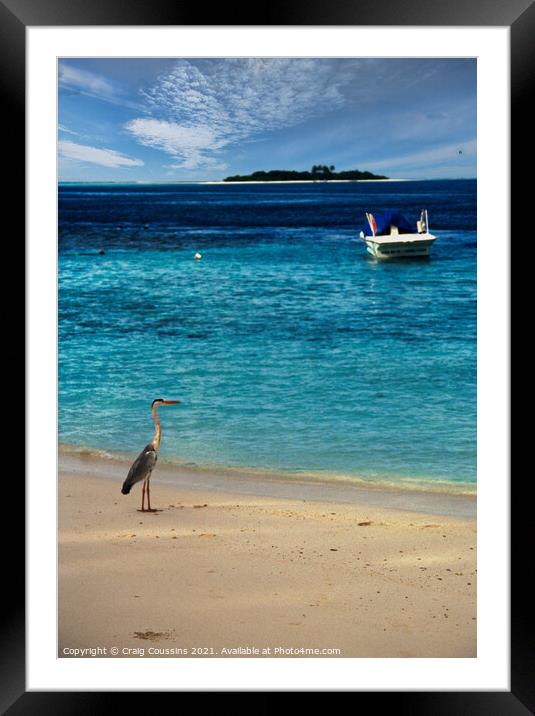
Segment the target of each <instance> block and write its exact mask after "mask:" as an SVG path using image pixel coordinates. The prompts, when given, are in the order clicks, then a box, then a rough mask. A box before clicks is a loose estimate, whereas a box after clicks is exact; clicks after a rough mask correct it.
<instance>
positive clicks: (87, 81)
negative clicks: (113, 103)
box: [59, 63, 115, 99]
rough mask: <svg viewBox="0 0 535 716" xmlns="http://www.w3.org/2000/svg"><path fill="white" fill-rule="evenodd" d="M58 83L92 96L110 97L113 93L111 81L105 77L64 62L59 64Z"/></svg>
mask: <svg viewBox="0 0 535 716" xmlns="http://www.w3.org/2000/svg"><path fill="white" fill-rule="evenodd" d="M59 83H60V85H62V86H63V87H69V88H71V89H76V90H80V91H82V92H85V93H86V94H89V95H92V96H94V97H100V98H104V99H110V98H112V97H113V96H114V95H115V89H114V87H113V85H112V83H111V82H110V81H109V80H107V79H106V78H105V77H102V76H101V75H97V74H95V73H93V72H88V71H87V70H80V69H78V68H77V67H73V66H72V65H68V64H65V63H61V64H60V65H59Z"/></svg>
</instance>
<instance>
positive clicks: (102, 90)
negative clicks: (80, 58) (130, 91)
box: [58, 61, 142, 111]
mask: <svg viewBox="0 0 535 716" xmlns="http://www.w3.org/2000/svg"><path fill="white" fill-rule="evenodd" d="M58 80H59V84H60V87H62V88H63V89H64V90H70V91H71V92H78V93H80V94H83V95H85V96H87V97H93V98H95V99H99V100H102V101H104V102H111V103H112V104H116V105H120V106H122V107H127V108H129V109H133V110H137V111H139V110H140V109H142V105H141V104H140V103H139V102H132V100H131V99H128V97H126V96H125V94H124V92H123V90H122V89H121V87H120V86H119V85H117V84H116V83H115V82H112V81H111V80H109V79H108V78H107V77H103V76H102V75H99V74H96V73H95V72H90V71H89V70H81V69H79V68H78V67H74V66H73V65H70V64H68V63H66V62H65V61H62V62H60V63H59V66H58Z"/></svg>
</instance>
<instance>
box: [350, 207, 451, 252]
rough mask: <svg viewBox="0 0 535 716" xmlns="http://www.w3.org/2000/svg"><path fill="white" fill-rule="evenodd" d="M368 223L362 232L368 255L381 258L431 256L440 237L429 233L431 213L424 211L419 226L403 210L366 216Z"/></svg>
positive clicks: (361, 236)
mask: <svg viewBox="0 0 535 716" xmlns="http://www.w3.org/2000/svg"><path fill="white" fill-rule="evenodd" d="M366 219H367V220H368V224H367V225H366V226H364V227H363V228H362V230H361V232H360V238H361V239H362V240H363V241H364V242H365V243H366V247H367V249H368V252H369V253H370V254H371V255H372V256H374V257H375V258H377V259H399V258H420V257H422V256H429V252H430V249H431V246H432V245H433V242H434V241H436V238H437V237H436V236H433V234H430V233H429V222H428V218H427V210H426V209H422V212H421V214H420V219H419V220H418V221H417V222H416V224H415V225H411V224H410V222H408V221H407V219H405V217H404V216H403V215H402V214H401V213H400V212H399V211H384V212H383V213H382V214H380V215H379V216H377V217H374V216H373V214H368V213H367V214H366Z"/></svg>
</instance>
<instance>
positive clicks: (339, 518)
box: [58, 457, 477, 658]
mask: <svg viewBox="0 0 535 716" xmlns="http://www.w3.org/2000/svg"><path fill="white" fill-rule="evenodd" d="M124 467H125V465H124V463H122V462H121V461H113V460H100V461H98V460H95V459H94V458H85V459H84V458H77V460H76V461H74V463H73V461H72V460H70V459H69V460H67V461H66V462H65V459H64V457H61V459H60V473H59V480H58V496H59V520H58V525H59V534H58V557H59V561H58V565H59V567H58V569H59V572H58V576H59V581H58V590H59V593H58V657H59V658H78V657H82V658H83V657H87V656H88V655H92V656H99V657H102V658H107V657H110V658H114V657H122V658H182V657H187V658H191V657H193V658H196V657H202V658H228V657H232V658H242V657H245V658H288V657H296V658H303V657H306V658H314V657H320V658H344V657H345V658H373V657H378V658H387V657H393V658H429V657H438V658H475V657H476V655H477V645H476V633H477V620H476V616H477V614H476V604H477V599H476V585H477V575H476V522H475V520H474V519H467V518H461V517H445V516H436V515H435V514H426V513H423V512H421V513H418V512H414V511H411V512H408V511H403V510H401V509H399V508H394V509H390V508H385V507H384V506H383V505H381V506H377V505H372V504H369V503H366V502H365V501H364V500H363V499H360V500H356V499H355V494H356V493H352V499H351V501H348V502H344V501H333V500H330V499H326V493H323V492H321V493H314V494H312V497H311V498H308V497H306V496H304V493H303V492H302V487H303V486H300V488H299V492H298V493H297V494H295V495H294V496H292V495H288V494H285V495H279V496H276V497H275V496H267V495H263V496H259V495H256V494H245V492H244V491H243V484H239V483H238V482H236V481H232V482H229V481H228V480H227V481H225V483H224V484H223V485H215V484H210V485H207V484H206V483H205V481H204V480H200V479H199V476H198V475H197V476H196V481H195V482H193V481H191V482H190V484H189V486H188V485H187V484H186V483H185V481H184V475H179V474H178V473H177V472H176V471H175V472H174V473H173V482H172V483H170V482H167V481H164V480H163V477H164V476H165V473H166V472H167V470H166V468H165V467H163V468H160V466H158V469H157V470H155V472H154V477H153V480H152V481H151V493H152V495H151V497H152V504H153V507H156V508H157V509H158V510H159V511H157V512H152V513H148V512H145V513H141V512H139V511H138V508H139V505H140V494H141V491H140V486H139V485H136V486H135V488H134V490H133V491H132V493H131V494H130V495H128V496H123V495H121V493H120V485H121V482H122V480H123V479H124V476H125V472H124ZM235 488H237V491H236V489H235ZM277 489H278V488H277ZM240 490H241V491H240ZM358 494H359V495H360V496H362V494H363V493H362V492H359V493H358ZM320 498H321V499H320ZM96 647H98V649H99V651H98V653H94V654H93V653H92V652H91V650H95V648H96ZM244 647H245V649H244ZM247 648H248V649H249V650H250V649H254V651H253V652H252V653H251V651H247ZM280 650H283V651H280ZM288 650H289V651H288ZM303 650H306V651H303Z"/></svg>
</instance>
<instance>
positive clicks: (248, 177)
mask: <svg viewBox="0 0 535 716" xmlns="http://www.w3.org/2000/svg"><path fill="white" fill-rule="evenodd" d="M370 179H388V177H386V176H382V175H380V174H372V172H368V171H364V172H363V171H360V170H358V169H349V170H346V171H341V172H336V171H335V167H334V166H333V165H332V164H331V165H330V166H325V165H323V164H314V166H313V167H312V169H311V170H310V171H301V172H300V171H295V170H289V169H272V170H270V171H267V172H266V171H256V172H253V173H252V174H245V175H241V174H236V175H234V176H230V177H226V179H224V180H223V181H226V182H246V181H249V182H251V181H254V182H263V181H265V182H268V181H362V180H370Z"/></svg>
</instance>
